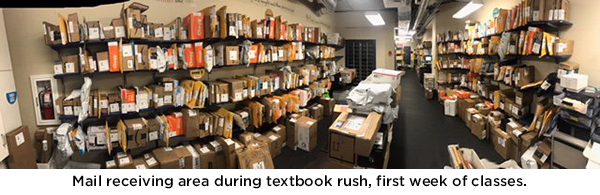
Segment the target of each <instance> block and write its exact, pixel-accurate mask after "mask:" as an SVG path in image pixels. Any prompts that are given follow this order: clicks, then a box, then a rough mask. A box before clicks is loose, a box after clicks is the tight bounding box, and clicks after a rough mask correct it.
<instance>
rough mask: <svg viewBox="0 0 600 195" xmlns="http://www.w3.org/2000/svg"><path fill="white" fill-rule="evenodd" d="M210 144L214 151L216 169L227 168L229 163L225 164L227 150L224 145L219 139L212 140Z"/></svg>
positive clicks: (214, 166) (209, 146)
mask: <svg viewBox="0 0 600 195" xmlns="http://www.w3.org/2000/svg"><path fill="white" fill-rule="evenodd" d="M207 145H208V148H209V149H211V150H212V151H214V153H215V159H214V163H213V168H215V169H225V168H227V165H226V164H225V151H224V148H223V146H222V145H221V144H220V143H219V142H218V141H212V142H210V143H209V144H207Z"/></svg>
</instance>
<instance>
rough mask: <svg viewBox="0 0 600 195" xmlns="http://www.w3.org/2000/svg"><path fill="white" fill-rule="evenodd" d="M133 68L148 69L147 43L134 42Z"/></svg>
mask: <svg viewBox="0 0 600 195" xmlns="http://www.w3.org/2000/svg"><path fill="white" fill-rule="evenodd" d="M134 47H135V48H134V51H135V70H150V57H149V56H148V45H141V44H135V45H134Z"/></svg>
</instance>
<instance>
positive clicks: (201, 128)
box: [181, 108, 210, 139]
mask: <svg viewBox="0 0 600 195" xmlns="http://www.w3.org/2000/svg"><path fill="white" fill-rule="evenodd" d="M181 113H182V114H183V127H182V128H183V129H184V131H185V137H186V138H189V139H194V138H203V137H206V136H209V127H210V124H209V123H210V119H209V118H208V116H207V115H205V114H204V113H200V112H198V111H197V110H192V109H187V108H186V109H183V110H182V111H181Z"/></svg>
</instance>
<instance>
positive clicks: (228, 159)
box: [215, 137, 238, 169]
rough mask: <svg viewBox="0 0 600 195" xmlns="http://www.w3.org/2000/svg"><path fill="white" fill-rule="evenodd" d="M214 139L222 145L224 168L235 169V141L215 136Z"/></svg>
mask: <svg viewBox="0 0 600 195" xmlns="http://www.w3.org/2000/svg"><path fill="white" fill-rule="evenodd" d="M215 140H217V142H219V144H220V145H221V146H222V147H223V154H224V156H225V168H227V169H235V168H237V167H238V162H237V159H236V158H237V157H236V154H235V142H233V140H231V139H228V138H223V137H217V138H216V139H215Z"/></svg>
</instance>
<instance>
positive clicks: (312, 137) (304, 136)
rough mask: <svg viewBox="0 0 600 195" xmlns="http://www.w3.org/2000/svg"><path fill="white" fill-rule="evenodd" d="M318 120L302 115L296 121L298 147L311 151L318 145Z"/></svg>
mask: <svg viewBox="0 0 600 195" xmlns="http://www.w3.org/2000/svg"><path fill="white" fill-rule="evenodd" d="M317 127H318V126H317V121H316V120H314V119H311V118H308V117H300V118H298V121H297V122H296V132H297V135H298V137H297V139H298V146H297V147H298V148H300V149H301V150H304V151H307V152H310V151H313V150H314V149H315V148H316V147H317Z"/></svg>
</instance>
